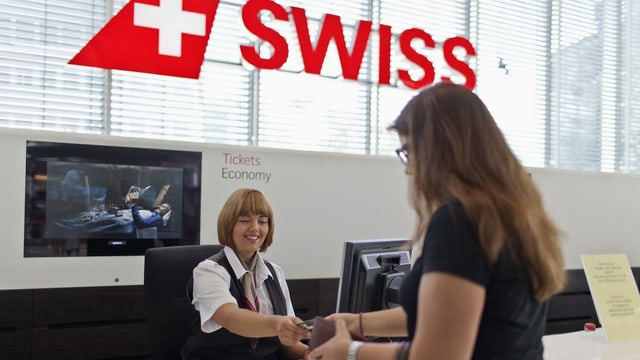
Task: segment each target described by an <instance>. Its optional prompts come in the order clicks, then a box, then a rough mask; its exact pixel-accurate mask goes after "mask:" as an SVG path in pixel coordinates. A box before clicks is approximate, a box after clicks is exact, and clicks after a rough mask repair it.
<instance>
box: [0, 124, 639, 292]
mask: <svg viewBox="0 0 640 360" xmlns="http://www.w3.org/2000/svg"><path fill="white" fill-rule="evenodd" d="M26 140H42V141H61V142H78V143H87V144H100V145H116V146H133V147H149V148H167V147H169V148H172V149H177V150H189V151H194V150H195V151H201V152H202V153H203V173H202V214H203V215H202V220H201V227H202V228H201V242H202V243H217V239H216V228H215V222H216V218H217V213H218V211H219V209H220V208H221V206H222V204H223V202H224V201H225V200H226V198H227V196H228V195H229V194H230V193H231V192H232V191H233V190H234V189H236V188H238V187H245V186H246V187H254V188H257V189H260V190H262V191H263V192H264V193H265V195H266V196H267V198H268V200H269V201H270V203H271V205H272V206H273V208H274V211H275V218H276V219H275V220H276V232H275V235H276V236H275V240H274V244H273V245H272V247H271V248H270V249H269V251H268V252H267V254H266V255H267V257H268V258H269V259H271V260H272V261H274V262H276V263H277V264H279V265H281V266H282V267H283V268H284V269H285V271H286V274H287V277H288V278H290V279H301V278H328V277H338V276H339V271H340V262H341V257H342V243H343V241H345V240H351V239H368V238H406V237H408V236H410V234H411V232H412V229H413V220H414V218H413V213H412V211H411V208H410V206H409V205H408V201H407V193H406V177H405V175H404V172H403V170H404V169H403V167H402V165H401V164H400V162H399V161H398V160H397V159H396V158H395V156H389V157H372V156H357V155H344V154H330V153H315V152H298V151H285V150H274V149H263V148H251V147H234V146H219V145H209V144H194V143H182V142H173V143H169V144H167V143H166V142H162V143H159V142H157V141H152V140H139V139H126V138H113V137H103V136H92V135H78V134H64V133H48V132H30V131H11V130H1V131H0V164H2V175H1V176H2V177H1V180H0V183H1V184H3V185H4V191H3V193H4V194H5V198H4V201H2V202H0V229H2V230H3V231H2V236H1V237H0V289H21V288H45V287H76V286H105V285H115V284H121V285H138V284H142V279H143V271H144V266H143V265H144V264H143V257H142V256H124V257H60V258H24V257H23V232H24V194H25V193H24V191H25V183H24V176H25V151H26V147H25V142H26ZM224 153H230V154H233V155H242V156H247V157H250V156H254V157H257V158H260V165H259V166H239V165H231V164H225V161H224ZM224 168H228V169H232V170H247V171H254V172H261V173H264V174H269V176H270V178H269V181H268V182H266V181H265V180H234V179H225V178H223V177H222V174H223V169H224ZM531 172H532V174H533V177H534V178H535V179H536V181H537V182H538V184H539V185H540V188H541V190H542V192H543V196H544V198H545V201H546V203H547V208H548V209H549V211H550V213H551V214H552V216H553V217H554V218H555V219H556V221H557V222H558V224H559V226H560V227H561V228H562V230H563V231H564V232H565V238H564V241H565V256H566V261H567V267H568V268H580V267H581V265H580V258H579V255H580V254H581V253H626V254H627V255H628V256H629V260H630V263H631V265H632V266H640V246H638V245H637V244H636V241H637V240H636V237H637V236H638V235H637V234H640V222H638V221H633V220H634V219H633V217H634V216H635V215H636V214H640V203H639V202H637V201H634V200H635V199H637V198H640V177H638V176H630V175H616V174H601V173H585V172H570V171H558V170H550V169H531Z"/></svg>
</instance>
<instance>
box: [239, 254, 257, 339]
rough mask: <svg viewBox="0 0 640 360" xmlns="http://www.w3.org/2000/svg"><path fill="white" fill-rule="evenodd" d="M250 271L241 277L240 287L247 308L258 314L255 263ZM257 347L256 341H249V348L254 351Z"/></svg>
mask: <svg viewBox="0 0 640 360" xmlns="http://www.w3.org/2000/svg"><path fill="white" fill-rule="evenodd" d="M252 270H253V271H251V270H247V272H246V273H245V274H244V276H243V277H242V287H243V290H244V299H245V301H246V302H247V305H248V306H249V309H251V310H253V311H255V312H257V313H260V302H259V301H258V293H257V292H256V286H255V274H254V273H255V262H254V264H253V266H252ZM256 346H258V339H257V338H252V339H251V348H252V349H255V348H256Z"/></svg>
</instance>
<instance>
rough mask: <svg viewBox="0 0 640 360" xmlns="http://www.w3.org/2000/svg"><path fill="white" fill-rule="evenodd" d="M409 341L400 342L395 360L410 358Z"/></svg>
mask: <svg viewBox="0 0 640 360" xmlns="http://www.w3.org/2000/svg"><path fill="white" fill-rule="evenodd" d="M409 345H410V344H409V343H408V342H406V341H403V342H401V343H400V347H398V351H396V356H395V357H394V359H395V360H408V359H409Z"/></svg>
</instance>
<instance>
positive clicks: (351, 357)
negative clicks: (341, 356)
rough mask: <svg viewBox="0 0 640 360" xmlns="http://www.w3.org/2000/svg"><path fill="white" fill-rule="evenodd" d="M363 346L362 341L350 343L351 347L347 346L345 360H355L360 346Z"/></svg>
mask: <svg viewBox="0 0 640 360" xmlns="http://www.w3.org/2000/svg"><path fill="white" fill-rule="evenodd" d="M362 344H364V343H363V342H362V341H352V342H351V345H349V352H347V360H356V359H357V357H356V355H357V354H358V349H359V348H360V346H362Z"/></svg>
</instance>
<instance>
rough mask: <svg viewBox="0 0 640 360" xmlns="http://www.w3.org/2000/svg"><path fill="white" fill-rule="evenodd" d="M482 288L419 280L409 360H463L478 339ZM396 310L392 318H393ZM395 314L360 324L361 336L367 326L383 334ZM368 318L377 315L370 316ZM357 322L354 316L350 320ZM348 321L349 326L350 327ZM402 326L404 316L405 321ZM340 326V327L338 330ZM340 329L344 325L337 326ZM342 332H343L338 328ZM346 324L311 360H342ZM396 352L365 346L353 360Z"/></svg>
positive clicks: (437, 276)
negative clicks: (382, 329) (416, 309)
mask: <svg viewBox="0 0 640 360" xmlns="http://www.w3.org/2000/svg"><path fill="white" fill-rule="evenodd" d="M485 295H486V293H485V289H484V287H482V286H480V285H478V284H476V283H474V282H472V281H470V280H467V279H464V278H461V277H459V276H455V275H450V274H446V273H438V272H430V273H427V274H424V275H423V276H422V279H421V281H420V289H419V290H418V296H419V298H418V321H417V326H416V333H415V336H414V339H413V342H412V343H411V344H410V348H409V357H408V359H410V360H414V359H420V360H442V359H448V360H468V359H470V358H471V355H472V353H473V347H474V344H475V341H476V336H477V333H478V326H479V324H480V318H481V316H482V309H483V307H484V302H485ZM392 310H395V312H392ZM397 311H398V310H396V309H391V310H387V312H386V313H384V314H377V315H376V316H373V315H372V318H371V319H370V320H369V321H371V322H368V317H367V316H369V315H366V316H365V317H364V318H363V320H364V321H363V325H364V328H365V334H368V333H369V330H367V326H368V325H367V324H371V326H374V329H378V327H380V328H382V326H384V325H383V324H384V323H385V321H389V324H394V323H396V322H398V319H391V317H392V316H393V314H395V316H398V315H399V314H400V313H399V312H397ZM369 314H376V313H375V312H374V313H369ZM353 315H355V316H357V314H353ZM353 321H354V320H353V318H351V319H350V320H349V322H350V323H353ZM404 321H406V316H405V317H404ZM338 323H340V324H338ZM342 324H344V325H342ZM341 327H343V329H342V330H343V331H339V328H341ZM346 329H347V324H346V323H343V322H341V321H336V336H335V337H333V338H332V339H331V340H329V341H328V342H326V343H325V344H323V345H321V346H319V347H318V348H316V349H315V350H314V351H312V352H311V354H310V356H312V357H322V356H327V357H328V358H330V359H334V360H345V359H347V351H348V348H349V346H350V345H351V343H352V342H353V341H352V340H351V337H350V336H349V334H348V332H347V331H346ZM399 349H400V344H399V343H392V344H383V343H365V344H363V345H362V346H360V348H359V349H358V352H357V356H356V358H357V359H367V360H394V359H396V353H397V352H398V350H399Z"/></svg>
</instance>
